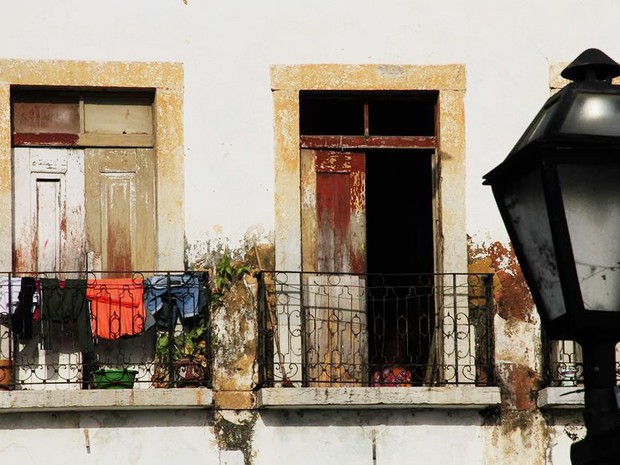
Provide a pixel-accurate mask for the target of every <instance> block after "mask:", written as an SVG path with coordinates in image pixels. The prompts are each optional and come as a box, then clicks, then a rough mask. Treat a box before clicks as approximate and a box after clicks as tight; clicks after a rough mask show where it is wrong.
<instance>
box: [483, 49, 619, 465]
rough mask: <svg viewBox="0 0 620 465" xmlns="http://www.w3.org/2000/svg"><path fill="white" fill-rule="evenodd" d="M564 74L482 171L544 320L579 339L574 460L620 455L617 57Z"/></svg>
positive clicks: (610, 459) (594, 57) (589, 61)
mask: <svg viewBox="0 0 620 465" xmlns="http://www.w3.org/2000/svg"><path fill="white" fill-rule="evenodd" d="M562 76H563V77H564V78H566V79H569V80H571V81H572V82H571V83H570V84H568V85H567V86H566V87H564V88H563V89H562V90H560V91H559V92H558V93H557V94H555V95H554V96H552V97H551V98H550V99H549V100H548V101H547V102H546V103H545V105H544V106H543V108H542V109H541V110H540V112H539V113H538V115H537V116H536V118H535V119H534V121H533V122H532V123H531V124H530V126H529V127H528V129H527V130H526V131H525V133H524V134H523V136H522V137H521V138H520V139H519V141H518V142H517V144H516V146H515V147H514V148H513V149H512V151H511V152H510V153H509V154H508V157H507V158H506V159H505V160H504V161H503V162H502V163H500V164H499V165H498V166H497V167H496V168H495V169H493V170H492V171H491V172H489V173H488V174H487V175H486V176H485V177H484V178H485V182H484V183H485V184H487V185H490V186H491V187H492V189H493V195H494V197H495V200H496V202H497V205H498V207H499V210H500V213H501V215H502V219H503V221H504V223H505V225H506V228H507V230H508V234H509V236H510V239H511V241H512V244H513V247H514V249H515V253H516V255H517V258H518V259H519V262H520V264H521V267H522V269H523V273H524V276H525V279H526V281H527V283H528V285H529V287H530V290H531V292H532V295H533V297H534V301H535V303H536V307H537V309H538V312H539V313H540V316H541V319H542V322H543V325H544V326H545V329H546V331H547V333H548V334H549V336H550V337H551V338H552V339H572V340H575V341H577V342H579V343H580V344H581V345H582V347H583V357H584V361H583V362H584V384H585V412H584V421H585V425H586V428H587V435H586V438H585V439H584V440H582V441H579V442H577V443H575V444H573V446H572V448H571V460H572V463H573V465H604V464H617V463H620V410H619V402H620V401H619V400H618V399H619V398H620V396H619V395H618V392H619V391H618V386H616V360H615V346H616V343H617V342H618V341H620V86H616V85H613V84H612V82H611V80H612V78H614V77H616V76H620V64H618V63H616V62H615V61H613V60H612V59H611V58H609V57H608V56H607V55H605V54H604V53H603V52H601V51H600V50H597V49H589V50H586V51H585V52H583V53H582V54H581V55H579V57H577V58H576V59H575V61H573V62H572V63H571V64H570V65H569V66H568V67H566V69H564V71H562Z"/></svg>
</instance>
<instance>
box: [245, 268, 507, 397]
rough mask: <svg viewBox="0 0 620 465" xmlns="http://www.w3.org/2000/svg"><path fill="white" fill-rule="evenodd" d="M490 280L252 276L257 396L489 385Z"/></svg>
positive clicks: (432, 276) (482, 277) (276, 273)
mask: <svg viewBox="0 0 620 465" xmlns="http://www.w3.org/2000/svg"><path fill="white" fill-rule="evenodd" d="M492 295H493V294H492V276H491V275H487V274H416V275H388V274H343V273H300V272H279V271H274V272H262V273H260V274H259V309H258V310H259V314H258V316H259V381H258V385H257V388H259V387H295V386H299V387H301V386H310V387H312V386H316V387H320V386H330V387H337V386H419V385H446V384H473V385H480V386H489V385H493V384H494V382H495V381H494V369H493V368H494V363H493V340H494V337H493V302H492Z"/></svg>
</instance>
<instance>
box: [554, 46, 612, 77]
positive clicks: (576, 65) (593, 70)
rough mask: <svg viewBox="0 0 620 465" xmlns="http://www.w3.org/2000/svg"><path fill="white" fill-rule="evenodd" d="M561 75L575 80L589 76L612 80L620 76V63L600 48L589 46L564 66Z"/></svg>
mask: <svg viewBox="0 0 620 465" xmlns="http://www.w3.org/2000/svg"><path fill="white" fill-rule="evenodd" d="M561 75H562V77H563V78H565V79H570V80H571V81H575V82H579V81H583V80H586V79H588V78H595V79H596V80H599V81H611V79H612V78H614V77H616V76H620V64H618V63H617V62H616V61H614V60H612V59H611V58H610V57H609V56H607V55H606V54H605V53H603V52H601V51H600V50H599V49H597V48H589V49H588V50H586V51H584V52H582V53H581V54H580V55H579V56H578V57H577V58H575V60H573V62H572V63H571V64H570V65H568V66H567V67H566V68H564V70H563V71H562V73H561Z"/></svg>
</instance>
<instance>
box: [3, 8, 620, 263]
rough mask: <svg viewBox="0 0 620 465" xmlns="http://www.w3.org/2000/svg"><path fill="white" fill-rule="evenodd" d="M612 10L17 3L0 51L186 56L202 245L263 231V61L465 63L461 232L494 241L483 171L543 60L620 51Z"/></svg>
mask: <svg viewBox="0 0 620 465" xmlns="http://www.w3.org/2000/svg"><path fill="white" fill-rule="evenodd" d="M619 9H620V5H618V4H617V2H614V1H612V0H602V1H600V2H597V8H592V7H591V5H589V4H588V3H586V2H579V1H576V0H573V1H569V3H568V4H567V3H566V2H560V1H559V0H553V1H550V2H546V3H545V5H543V6H541V5H540V3H539V2H535V1H533V0H527V1H525V2H520V3H518V4H514V5H512V4H511V5H504V4H499V3H497V2H489V1H486V0H481V1H479V2H478V4H477V6H476V7H475V8H472V6H471V4H470V3H463V2H459V1H456V0H443V1H440V2H434V3H432V4H428V3H424V2H417V1H413V2H412V1H405V0H390V1H388V2H381V3H380V4H379V3H376V2H371V1H369V0H364V1H361V2H360V1H355V2H353V1H349V0H346V1H341V2H338V3H337V4H334V3H333V2H329V1H327V0H319V1H317V2H313V3H312V4H311V5H310V4H308V3H306V2H287V3H286V4H282V2H279V1H277V0H267V1H265V2H260V3H255V2H244V3H243V6H240V5H238V4H235V5H233V4H228V3H223V2H213V1H196V0H187V1H185V2H184V1H183V0H152V1H147V0H141V1H134V2H131V3H130V4H127V3H126V2H121V1H120V0H116V1H112V2H106V3H105V7H98V6H97V5H96V4H93V3H92V2H81V1H79V0H67V1H64V2H63V3H62V5H61V6H59V5H58V4H56V3H49V2H43V3H41V2H37V1H34V0H24V1H20V2H12V3H11V5H10V6H5V7H4V14H5V17H7V18H10V21H6V24H5V25H4V27H3V28H2V31H1V32H0V36H1V37H2V40H1V41H0V56H1V57H3V58H22V59H73V60H106V61H107V60H116V61H169V62H180V63H183V64H184V71H185V89H184V91H185V92H184V110H185V118H184V133H185V134H184V137H185V143H184V147H183V149H184V153H185V171H186V176H185V192H186V198H185V211H186V215H185V217H186V225H187V227H186V234H187V239H188V245H189V246H191V247H193V248H194V250H195V255H196V256H200V255H201V253H202V251H203V250H207V248H208V247H211V249H209V250H213V249H215V248H216V247H217V244H220V243H224V244H229V245H231V246H232V247H233V248H236V247H239V246H240V245H241V244H242V242H243V240H244V237H245V236H246V235H248V237H250V238H253V237H258V238H259V239H262V240H266V239H269V238H270V235H271V232H272V230H273V226H274V208H273V199H274V191H273V186H274V165H273V140H274V138H273V129H272V128H273V121H274V115H273V100H272V95H271V89H270V79H269V66H270V65H271V64H298V63H341V64H354V63H359V64H364V63H368V64H382V63H390V64H392V63H393V64H414V65H429V64H453V63H458V64H464V65H465V67H466V69H467V76H468V82H467V90H466V109H465V115H466V119H467V133H466V143H467V172H468V175H467V200H468V202H467V203H468V225H469V227H468V229H469V231H470V233H472V234H474V233H478V232H481V233H482V234H484V233H486V232H490V233H491V236H492V237H494V238H499V236H501V235H503V234H504V232H503V231H504V229H503V227H502V226H501V223H500V221H499V216H498V215H497V213H496V211H495V207H494V206H493V203H492V200H491V195H490V192H489V189H488V188H485V187H482V186H481V185H480V181H481V176H482V175H483V174H484V173H485V172H487V171H488V170H489V169H490V168H491V167H493V166H495V165H496V164H497V163H498V162H499V161H500V160H501V159H503V158H504V157H505V155H506V154H507V153H508V151H509V150H510V148H511V147H512V145H513V144H514V143H515V141H516V140H517V138H518V137H519V135H520V134H521V132H522V131H523V130H524V129H525V127H526V125H527V123H528V122H529V121H531V119H532V118H533V116H534V114H535V113H536V111H537V110H538V108H539V107H540V106H541V105H542V103H543V102H544V100H545V99H546V98H547V96H548V89H549V77H548V76H549V63H555V62H567V61H570V60H572V59H573V58H574V57H575V56H577V54H579V53H580V52H581V51H582V50H584V49H585V48H587V47H590V46H597V47H599V48H601V49H603V50H604V51H606V52H607V53H608V54H610V55H611V56H612V57H619V56H620V46H619V45H618V43H617V41H616V40H615V37H616V32H617V25H616V22H615V18H616V17H617V16H618V13H620V11H619ZM121 11H122V14H121V13H119V12H121ZM600 11H605V12H606V13H605V14H604V15H601V14H600ZM569 30H570V31H573V33H571V34H570V35H568V36H567V35H566V34H565V32H566V31H569ZM558 37H562V40H561V41H559V40H558ZM77 38H79V39H77ZM3 111H5V110H4V109H3ZM232 179H234V180H235V182H231V181H230V180H232Z"/></svg>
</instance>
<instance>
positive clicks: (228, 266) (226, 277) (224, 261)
mask: <svg viewBox="0 0 620 465" xmlns="http://www.w3.org/2000/svg"><path fill="white" fill-rule="evenodd" d="M249 272H250V269H249V267H247V266H245V265H243V264H241V263H239V262H234V261H232V259H231V257H230V253H228V252H226V253H225V254H224V256H223V257H222V258H221V259H220V261H219V262H218V263H217V264H216V265H215V273H214V278H213V288H212V290H211V298H210V301H211V308H219V307H221V306H222V305H223V302H222V299H223V297H224V294H225V293H226V292H227V291H228V290H229V289H230V288H231V287H232V286H233V285H234V284H235V283H236V282H237V281H238V280H239V279H241V278H242V277H243V276H244V275H246V274H248V273H249Z"/></svg>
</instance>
